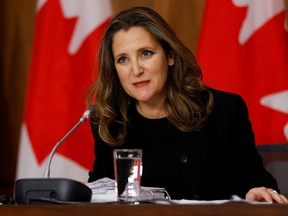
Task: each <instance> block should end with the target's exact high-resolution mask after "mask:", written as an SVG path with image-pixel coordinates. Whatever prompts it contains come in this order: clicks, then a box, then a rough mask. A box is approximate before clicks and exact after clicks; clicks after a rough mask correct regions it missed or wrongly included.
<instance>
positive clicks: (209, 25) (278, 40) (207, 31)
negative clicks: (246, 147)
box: [196, 0, 288, 146]
mask: <svg viewBox="0 0 288 216" xmlns="http://www.w3.org/2000/svg"><path fill="white" fill-rule="evenodd" d="M196 55H197V59H198V61H199V64H200V66H201V67H202V69H203V74H204V81H205V82H206V83H207V84H208V85H209V86H211V87H215V88H219V89H222V90H226V91H230V92H235V93H238V94H240V95H241V96H242V97H243V98H244V99H245V101H246V102H247V105H248V108H249V113H250V119H251V121H252V125H253V130H254V133H255V137H256V144H257V145H259V146H260V145H267V144H287V141H288V59H287V58H288V34H287V29H286V30H285V4H284V1H283V0H219V1H213V0H207V1H206V6H205V11H204V15H203V23H202V30H201V33H200V37H199V43H198V50H197V54H196Z"/></svg>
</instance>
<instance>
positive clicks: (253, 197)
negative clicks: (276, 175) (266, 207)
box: [246, 187, 288, 204]
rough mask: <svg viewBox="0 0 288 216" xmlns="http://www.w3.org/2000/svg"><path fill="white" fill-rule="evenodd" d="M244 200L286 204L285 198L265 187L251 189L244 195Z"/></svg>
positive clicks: (287, 201)
mask: <svg viewBox="0 0 288 216" xmlns="http://www.w3.org/2000/svg"><path fill="white" fill-rule="evenodd" d="M246 200H250V201H259V202H275V203H279V204H288V199H287V198H286V197H285V196H283V195H282V194H279V193H278V192H277V191H276V190H273V189H271V188H266V187H257V188H252V189H251V190H249V191H248V193H247V194H246Z"/></svg>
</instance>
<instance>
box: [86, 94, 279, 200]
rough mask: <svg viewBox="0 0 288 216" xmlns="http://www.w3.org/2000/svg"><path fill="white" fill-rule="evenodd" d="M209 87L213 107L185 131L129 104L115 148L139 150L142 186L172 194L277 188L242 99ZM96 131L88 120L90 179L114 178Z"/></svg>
mask: <svg viewBox="0 0 288 216" xmlns="http://www.w3.org/2000/svg"><path fill="white" fill-rule="evenodd" d="M213 92H214V96H215V103H214V106H213V111H212V113H211V116H210V117H209V120H208V122H207V124H206V125H205V126H204V127H203V128H202V130H201V131H199V132H193V133H184V132H182V131H180V130H178V129H177V128H176V127H174V126H173V125H171V124H170V123H169V121H168V120H167V118H161V119H147V118H145V117H143V116H142V115H141V114H139V113H138V111H137V110H136V108H135V106H133V107H131V109H130V110H129V113H128V116H129V120H130V123H131V124H129V127H128V135H127V140H126V142H125V143H124V144H123V145H121V146H120V147H117V148H140V149H142V150H143V174H142V179H141V185H142V186H151V187H164V188H166V190H167V191H168V193H169V195H170V196H171V198H172V199H199V200H216V199H229V198H231V195H234V194H236V195H238V196H240V197H242V198H245V194H246V193H247V192H248V190H249V189H251V188H253V187H260V186H264V187H269V188H273V189H276V190H278V187H277V183H276V181H275V179H274V178H273V177H272V176H271V175H270V174H269V173H268V172H267V171H266V170H265V169H264V167H263V163H262V159H261V156H260V155H259V154H258V153H257V150H256V147H255V139H254V134H253V132H252V127H251V123H250V121H249V119H248V110H247V107H246V104H245V102H244V101H243V99H242V98H241V97H240V96H239V95H236V94H231V93H225V92H221V91H216V90H213ZM97 130H98V129H97V126H95V125H92V131H93V135H94V138H95V156H96V160H95V162H94V167H93V169H94V170H93V171H91V172H90V173H89V175H90V178H89V181H90V182H91V181H94V180H96V179H99V178H103V177H109V178H113V179H114V169H113V155H112V150H113V148H112V147H110V146H108V145H107V144H105V143H104V142H103V140H101V139H100V138H99V136H98V131H97Z"/></svg>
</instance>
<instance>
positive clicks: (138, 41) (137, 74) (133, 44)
mask: <svg viewBox="0 0 288 216" xmlns="http://www.w3.org/2000/svg"><path fill="white" fill-rule="evenodd" d="M112 52H113V56H114V60H115V67H116V70H117V74H118V77H119V79H120V82H121V85H122V87H123V89H124V90H125V92H126V93H127V94H128V95H130V96H131V97H133V98H135V99H136V100H137V101H138V102H139V104H141V103H147V104H150V105H155V104H157V103H163V101H164V99H165V97H166V91H165V84H166V80H167V75H168V66H171V65H173V64H174V59H173V58H172V57H167V56H166V55H165V52H164V50H163V48H162V46H161V45H160V44H159V43H158V42H157V40H156V39H155V38H154V37H153V36H152V35H151V34H150V33H149V32H148V31H147V30H146V29H145V28H143V27H131V28H129V29H128V31H124V30H121V31H119V32H117V33H116V34H115V35H114V37H113V41H112Z"/></svg>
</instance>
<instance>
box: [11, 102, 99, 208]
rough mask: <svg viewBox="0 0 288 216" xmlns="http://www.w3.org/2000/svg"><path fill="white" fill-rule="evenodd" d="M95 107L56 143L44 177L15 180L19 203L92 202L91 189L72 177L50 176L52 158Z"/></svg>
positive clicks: (87, 111) (86, 112) (89, 109)
mask: <svg viewBox="0 0 288 216" xmlns="http://www.w3.org/2000/svg"><path fill="white" fill-rule="evenodd" d="M94 112H95V109H94V108H93V107H92V106H91V107H89V108H88V109H87V110H86V111H85V112H84V113H83V115H82V117H81V118H80V119H79V121H78V122H77V123H76V124H75V125H74V127H73V128H72V129H71V130H70V131H68V133H67V134H66V135H65V136H64V137H63V138H62V139H61V140H60V141H59V142H57V143H56V144H55V146H54V148H53V149H52V151H51V152H50V155H49V158H48V161H47V165H46V168H45V172H44V177H43V178H26V179H18V180H17V181H16V182H15V202H16V203H19V204H40V203H71V202H90V201H91V197H92V191H91V189H90V188H89V187H88V186H86V185H84V184H82V183H80V182H78V181H75V180H72V179H67V178H50V166H51V162H52V158H53V156H54V154H55V152H56V151H57V149H58V148H59V146H60V145H61V144H62V143H63V142H64V141H65V140H66V139H67V138H68V137H69V136H70V135H71V134H72V133H73V132H74V131H75V130H76V129H77V128H78V127H79V126H80V125H81V124H83V123H84V122H85V121H86V120H87V119H90V117H91V116H92V115H93V114H94Z"/></svg>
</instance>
